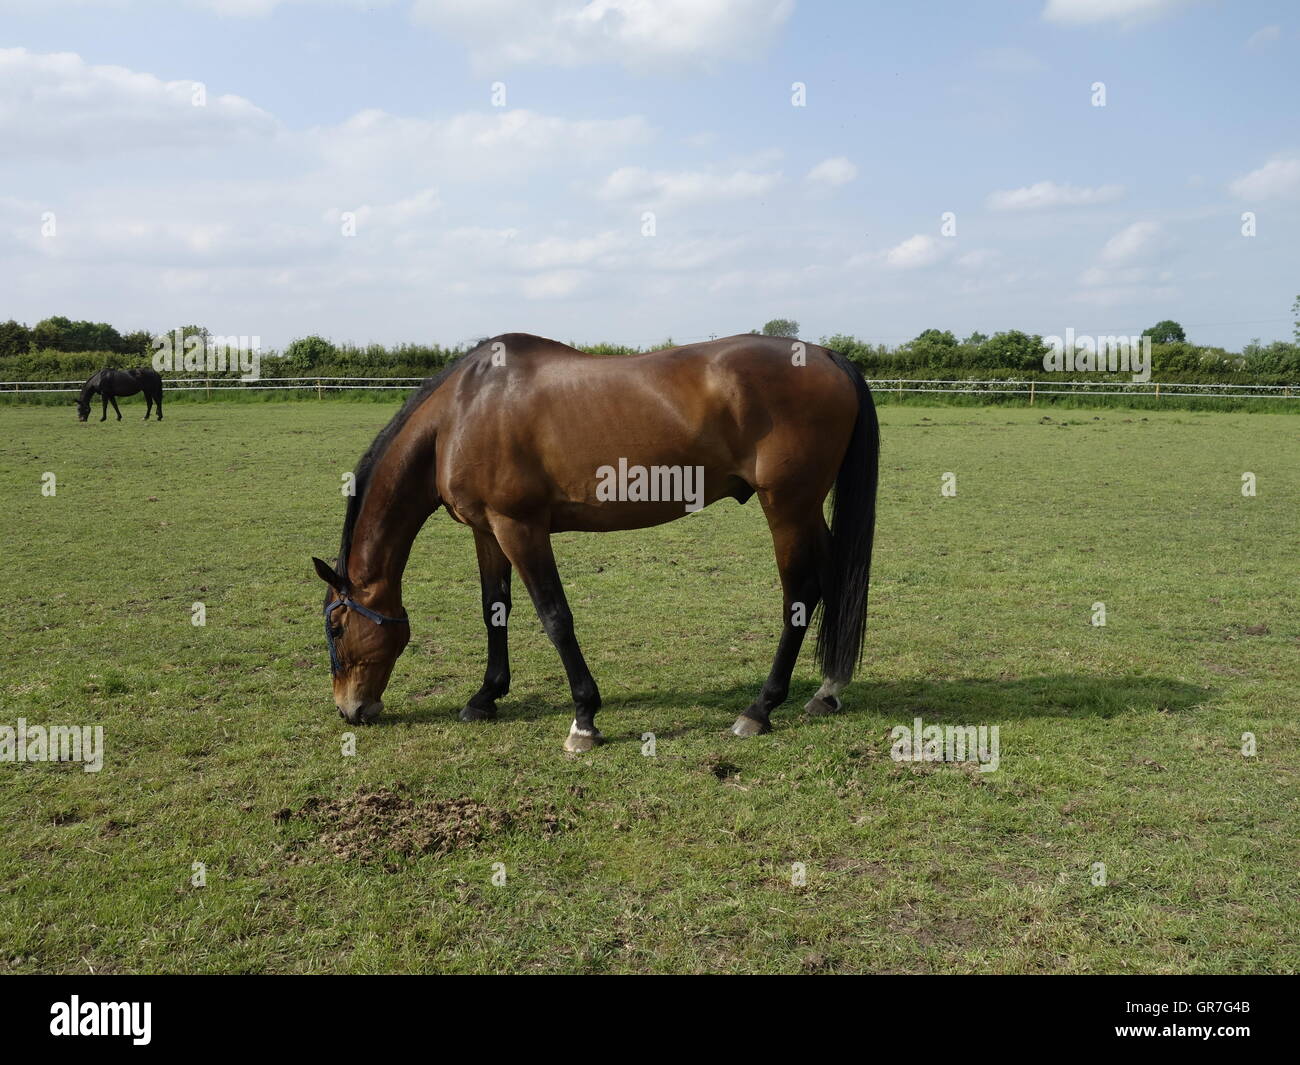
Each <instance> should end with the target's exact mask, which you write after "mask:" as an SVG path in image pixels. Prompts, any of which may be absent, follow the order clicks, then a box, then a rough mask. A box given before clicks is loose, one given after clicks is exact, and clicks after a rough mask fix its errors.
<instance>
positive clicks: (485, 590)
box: [460, 529, 510, 721]
mask: <svg viewBox="0 0 1300 1065" xmlns="http://www.w3.org/2000/svg"><path fill="white" fill-rule="evenodd" d="M474 549H475V551H476V552H477V553H478V575H479V585H480V587H481V589H482V594H483V624H484V625H486V626H487V642H488V660H487V672H485V673H484V674H483V687H481V688H479V690H478V691H477V692H476V693H475V694H474V695H472V696H471V697H470V700H469V702H468V703H467V704H466V705H465V708H464V709H463V710H462V711H461V712H460V719H461V720H462V721H484V720H487V719H489V718H494V717H496V716H497V702H496V701H497V700H498V699H500V698H501V697H502V696H503V695H505V694H507V693H508V692H509V691H510V643H509V638H508V637H507V635H506V622H507V620H508V619H509V617H510V560H509V559H508V558H506V555H505V552H504V551H502V550H501V545H500V544H498V543H497V541H496V537H494V536H493V535H492V534H491V533H489V532H479V530H477V529H475V530H474Z"/></svg>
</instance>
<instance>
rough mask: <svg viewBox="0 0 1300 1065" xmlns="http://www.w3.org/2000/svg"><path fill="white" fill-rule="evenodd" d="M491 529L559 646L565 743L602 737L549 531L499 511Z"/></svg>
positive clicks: (579, 745) (573, 746)
mask: <svg viewBox="0 0 1300 1065" xmlns="http://www.w3.org/2000/svg"><path fill="white" fill-rule="evenodd" d="M492 532H493V533H494V534H495V535H496V538H497V543H499V544H500V545H501V550H502V551H504V552H505V554H506V557H507V558H508V559H509V560H510V562H511V564H512V565H513V566H514V568H515V569H517V570H518V571H519V576H520V577H521V578H522V579H523V582H524V585H525V586H526V587H527V588H528V594H529V595H530V596H531V597H532V600H533V606H535V607H536V608H537V616H538V617H539V618H541V620H542V628H544V629H545V630H546V635H547V636H549V637H550V638H551V643H553V644H555V649H556V650H557V651H559V652H560V661H562V662H563V663H564V672H565V673H566V674H567V675H568V677H569V690H570V691H571V692H572V693H573V705H574V714H573V724H572V725H571V726H570V727H569V736H568V739H566V740H565V741H564V749H565V750H566V751H572V752H574V753H579V752H582V751H589V750H591V749H592V748H593V747H595V746H596V745H597V744H599V743H601V742H603V739H604V737H602V736H601V734H600V732H599V731H598V730H597V729H596V711H597V710H599V709H600V690H599V689H598V688H597V687H596V680H595V678H594V677H592V675H591V670H590V669H588V668H587V662H586V659H584V658H583V657H582V649H581V648H579V647H578V640H577V637H576V636H575V635H574V633H573V613H572V612H571V611H570V610H569V603H568V600H567V599H566V598H565V596H564V586H563V585H562V584H561V583H560V571H559V570H558V569H557V568H556V566H555V555H554V553H553V552H552V551H551V537H550V534H549V532H548V531H547V528H546V525H545V524H544V523H542V522H540V521H539V522H531V523H526V522H522V521H517V520H515V519H514V518H506V517H504V516H502V515H494V516H493V518H492Z"/></svg>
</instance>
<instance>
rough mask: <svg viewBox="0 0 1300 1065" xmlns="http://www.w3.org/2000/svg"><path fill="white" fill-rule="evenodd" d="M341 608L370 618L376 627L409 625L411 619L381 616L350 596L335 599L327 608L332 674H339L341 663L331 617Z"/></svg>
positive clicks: (327, 632) (327, 630)
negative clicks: (331, 625)
mask: <svg viewBox="0 0 1300 1065" xmlns="http://www.w3.org/2000/svg"><path fill="white" fill-rule="evenodd" d="M341 606H346V607H347V608H348V609H349V610H355V611H356V612H357V613H358V614H360V615H361V616H362V617H363V618H369V619H370V620H371V621H373V622H374V623H375V624H376V625H409V624H410V623H411V620H410V618H390V617H389V616H388V615H387V614H380V613H379V612H378V611H375V610H371V609H370V607H368V606H362V605H361V604H360V603H358V602H357V601H356V600H355V599H353V598H352V597H351V596H350V595H345V596H343V597H342V598H340V599H335V600H334V602H332V603H329V604H327V605H326V607H325V642H326V643H327V644H329V649H330V672H331V673H338V671H339V669H340V667H341V663H340V662H339V652H338V648H337V647H335V646H334V630H333V629H332V628H330V615H331V614H333V613H334V611H335V610H337V609H338V608H339V607H341Z"/></svg>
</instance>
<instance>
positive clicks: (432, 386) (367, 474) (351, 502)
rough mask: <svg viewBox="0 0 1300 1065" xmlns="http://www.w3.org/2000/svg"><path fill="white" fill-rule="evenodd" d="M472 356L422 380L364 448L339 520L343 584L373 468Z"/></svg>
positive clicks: (338, 566)
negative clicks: (340, 521)
mask: <svg viewBox="0 0 1300 1065" xmlns="http://www.w3.org/2000/svg"><path fill="white" fill-rule="evenodd" d="M476 350H477V349H476ZM473 353H474V352H473V351H471V352H470V353H469V354H467V355H460V356H457V357H456V358H454V359H452V361H451V362H449V363H447V365H446V366H444V367H443V368H442V369H441V370H439V371H438V373H437V374H435V375H434V376H433V377H429V378H426V379H425V380H424V381H423V382H421V384H420V387H419V388H417V389H416V390H415V391H414V392H413V393H412V394H411V395H410V396H409V397H408V398H407V400H406V402H405V403H403V404H402V406H401V409H399V410H398V412H397V413H396V414H394V415H393V417H392V418H391V419H390V420H389V422H388V424H387V425H385V426H384V427H383V428H382V429H380V430H379V435H378V436H376V437H375V439H374V440H373V441H372V442H371V444H370V446H369V447H368V448H366V453H365V454H364V455H362V456H361V461H360V462H358V463H357V468H356V470H355V471H354V472H353V478H354V480H353V485H352V495H350V496H349V497H348V511H347V514H346V516H345V517H344V519H343V542H342V543H341V544H340V545H339V557H338V561H337V563H336V564H335V567H334V568H335V570H336V572H337V573H338V575H339V576H340V577H342V578H343V579H344V580H345V581H346V580H347V577H348V555H349V554H350V553H351V551H352V533H353V531H354V530H355V529H356V525H357V519H358V518H359V517H360V516H361V506H362V504H363V503H365V501H366V489H367V488H368V487H369V486H370V478H371V475H372V474H373V473H374V471H375V467H376V466H378V465H379V460H380V459H382V458H383V457H384V453H385V452H386V451H387V450H388V445H389V444H391V443H392V442H393V439H394V438H395V437H396V436H397V434H398V433H399V432H401V431H402V427H403V426H404V425H406V423H407V422H408V421H409V420H410V418H411V415H412V414H414V413H415V410H416V408H417V407H419V406H420V404H421V403H423V402H424V401H425V400H426V399H428V398H429V397H430V396H431V395H433V393H434V392H436V391H437V390H438V387H439V386H440V385H441V384H442V383H443V382H444V381H446V380H447V378H448V377H450V376H451V374H452V372H453V371H454V370H457V369H459V368H460V367H461V366H462V365H463V364H464V363H465V362H466V360H468V359H469V357H470V355H472V354H473Z"/></svg>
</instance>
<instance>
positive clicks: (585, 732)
mask: <svg viewBox="0 0 1300 1065" xmlns="http://www.w3.org/2000/svg"><path fill="white" fill-rule="evenodd" d="M604 742H605V737H604V736H602V735H601V734H600V730H599V729H595V728H591V729H580V728H578V723H577V722H576V721H575V722H574V723H573V724H572V725H570V726H569V735H568V737H567V738H566V739H565V741H564V749H565V750H566V751H568V752H569V753H570V754H585V753H586V752H587V751H590V750H593V749H595V748H596V747H599V746H600V745H601V744H602V743H604Z"/></svg>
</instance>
